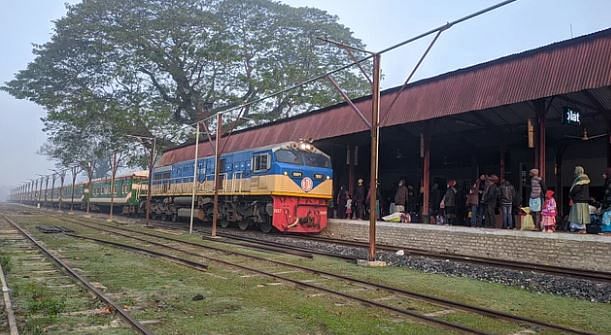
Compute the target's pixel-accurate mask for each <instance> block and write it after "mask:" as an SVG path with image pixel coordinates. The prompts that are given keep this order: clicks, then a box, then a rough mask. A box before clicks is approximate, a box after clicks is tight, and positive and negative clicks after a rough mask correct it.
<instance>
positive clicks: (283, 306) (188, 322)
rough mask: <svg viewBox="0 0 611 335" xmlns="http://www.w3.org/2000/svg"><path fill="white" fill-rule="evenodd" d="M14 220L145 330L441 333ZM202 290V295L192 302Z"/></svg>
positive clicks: (267, 282)
mask: <svg viewBox="0 0 611 335" xmlns="http://www.w3.org/2000/svg"><path fill="white" fill-rule="evenodd" d="M14 219H15V221H17V223H19V224H20V225H22V227H24V228H25V229H27V230H29V231H30V232H31V233H32V234H33V235H34V236H35V237H36V238H37V239H39V240H42V241H44V243H45V244H46V245H47V247H49V248H50V249H52V250H56V251H58V252H59V253H60V254H61V255H62V257H63V258H64V259H66V260H68V261H69V263H70V264H71V266H72V267H76V268H79V269H82V270H83V271H84V272H85V273H86V275H87V277H88V278H89V279H90V280H92V281H96V282H99V283H101V284H103V285H104V286H105V288H106V289H105V292H106V293H107V294H108V295H110V296H111V298H112V299H114V300H115V301H117V302H119V303H120V304H122V305H124V307H126V309H127V310H128V311H129V312H130V313H131V314H132V315H133V316H134V317H135V318H136V319H138V320H150V321H152V322H153V323H150V324H148V325H147V327H148V328H149V329H151V330H152V331H153V332H154V333H155V334H207V333H210V334H437V333H440V330H439V329H436V328H433V327H431V326H428V325H424V324H420V323H417V322H413V321H410V320H407V319H405V318H401V317H397V316H394V315H392V314H390V313H387V312H385V311H381V310H378V309H372V308H368V307H365V306H362V305H360V304H357V303H354V302H349V301H345V300H343V299H339V298H335V297H333V298H329V297H328V296H326V295H318V294H317V293H318V292H316V291H313V290H307V289H296V288H293V287H292V286H289V285H277V283H278V281H275V280H273V279H270V278H266V277H262V276H249V275H248V274H247V273H245V272H243V271H240V272H235V270H234V269H230V268H217V269H215V270H214V271H212V270H211V271H209V273H203V272H200V271H195V270H191V269H188V268H185V267H183V266H180V265H177V264H173V263H169V262H167V261H164V260H161V259H155V258H151V257H148V256H144V255H138V254H134V253H132V252H128V251H124V250H120V249H116V248H113V247H107V246H101V245H99V244H96V243H93V242H89V241H81V240H75V239H74V238H71V237H68V236H65V235H61V234H49V235H45V234H42V233H40V232H38V231H37V230H36V229H35V226H36V225H39V224H58V222H57V221H56V220H54V219H49V218H44V217H41V216H32V217H16V218H14ZM64 225H65V226H70V225H68V224H64ZM71 227H72V226H71ZM83 232H86V230H83ZM242 276H248V277H242ZM287 288H288V289H287ZM198 294H201V295H202V296H203V297H204V299H203V300H193V297H195V296H196V295H198ZM441 333H443V331H441Z"/></svg>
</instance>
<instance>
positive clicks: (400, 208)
mask: <svg viewBox="0 0 611 335" xmlns="http://www.w3.org/2000/svg"><path fill="white" fill-rule="evenodd" d="M407 198H408V189H407V186H405V180H403V179H401V180H399V188H397V192H396V193H395V213H397V212H399V213H403V212H405V210H406V206H407Z"/></svg>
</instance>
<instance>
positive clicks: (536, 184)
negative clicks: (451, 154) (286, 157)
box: [335, 166, 611, 233]
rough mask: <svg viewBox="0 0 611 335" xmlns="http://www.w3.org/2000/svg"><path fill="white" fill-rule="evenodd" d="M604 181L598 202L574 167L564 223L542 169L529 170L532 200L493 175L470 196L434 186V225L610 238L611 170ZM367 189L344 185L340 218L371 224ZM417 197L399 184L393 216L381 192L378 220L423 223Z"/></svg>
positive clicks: (483, 177)
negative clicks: (605, 235) (566, 232)
mask: <svg viewBox="0 0 611 335" xmlns="http://www.w3.org/2000/svg"><path fill="white" fill-rule="evenodd" d="M603 178H604V181H605V184H604V194H603V196H602V199H600V200H599V201H596V200H595V199H593V198H591V197H590V192H589V188H590V178H589V177H588V175H587V174H586V173H585V171H584V168H583V167H581V166H577V167H575V176H574V180H573V182H572V183H571V186H570V189H569V204H568V205H569V207H570V211H569V214H568V216H566V217H564V218H559V210H558V205H557V204H558V202H557V200H556V193H555V190H554V189H552V188H548V187H547V186H546V184H545V182H544V180H543V178H542V177H541V176H540V174H539V170H537V169H532V170H530V171H529V179H528V181H527V185H526V189H527V192H525V196H526V197H528V199H522V195H521V194H520V192H518V191H517V190H516V187H514V185H512V184H511V182H510V181H509V180H507V179H501V178H499V177H498V176H496V175H494V174H492V175H485V174H482V175H481V176H479V177H478V178H477V179H476V180H475V181H474V182H473V183H471V184H470V185H469V186H468V191H467V192H466V194H465V192H460V191H459V190H458V189H457V182H456V180H453V179H450V180H448V182H447V188H446V190H445V193H442V192H440V188H439V185H438V184H433V187H432V188H431V192H430V197H429V198H430V217H429V221H430V222H431V223H436V224H448V225H455V224H458V222H466V224H467V225H469V226H472V227H489V228H493V227H502V228H504V229H516V228H518V226H520V227H521V229H523V230H537V231H543V232H554V231H556V230H557V229H562V230H569V231H572V232H577V233H586V232H590V233H601V232H602V233H611V222H610V221H611V168H609V169H607V171H605V172H604V173H603ZM368 190H369V187H367V188H366V187H365V183H364V180H363V179H359V180H358V181H357V185H356V188H355V189H354V192H353V194H351V193H350V192H348V190H347V189H346V188H345V187H344V186H342V187H340V189H339V192H338V194H337V197H336V199H335V205H336V217H338V218H346V219H363V220H365V219H367V218H368V216H369V213H368V210H369V199H370V194H369V191H368ZM413 197H414V192H413V187H411V186H410V185H407V184H406V182H405V180H400V181H399V182H398V183H397V184H396V188H395V190H394V197H392V198H390V199H389V200H388V201H390V204H389V207H388V211H383V208H385V207H383V206H380V204H381V201H383V200H385V199H384V198H383V197H382V195H381V194H380V188H379V187H378V194H377V197H376V207H375V208H376V217H377V218H378V219H383V220H386V221H397V222H399V221H400V222H410V221H414V222H421V221H417V220H419V219H420V217H419V213H417V209H415V208H414V207H415V206H414V205H413V201H412V202H410V200H411V198H413ZM523 200H525V201H523ZM382 212H384V213H382ZM383 214H389V215H387V216H383ZM497 218H498V219H497ZM463 219H464V220H463ZM497 220H498V223H497Z"/></svg>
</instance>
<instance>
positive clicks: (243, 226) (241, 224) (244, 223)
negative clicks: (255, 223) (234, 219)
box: [238, 219, 250, 230]
mask: <svg viewBox="0 0 611 335" xmlns="http://www.w3.org/2000/svg"><path fill="white" fill-rule="evenodd" d="M248 226H250V220H244V219H242V220H240V221H239V222H238V227H239V228H240V230H246V229H248Z"/></svg>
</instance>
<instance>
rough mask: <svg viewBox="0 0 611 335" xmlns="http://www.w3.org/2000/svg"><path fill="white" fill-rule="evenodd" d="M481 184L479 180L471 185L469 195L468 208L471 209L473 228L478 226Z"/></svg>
mask: <svg viewBox="0 0 611 335" xmlns="http://www.w3.org/2000/svg"><path fill="white" fill-rule="evenodd" d="M478 190H479V183H478V180H476V181H475V183H473V185H471V188H470V189H469V194H467V207H469V208H470V209H471V222H470V223H471V224H470V225H471V227H476V226H477V207H478V206H479V194H478Z"/></svg>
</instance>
